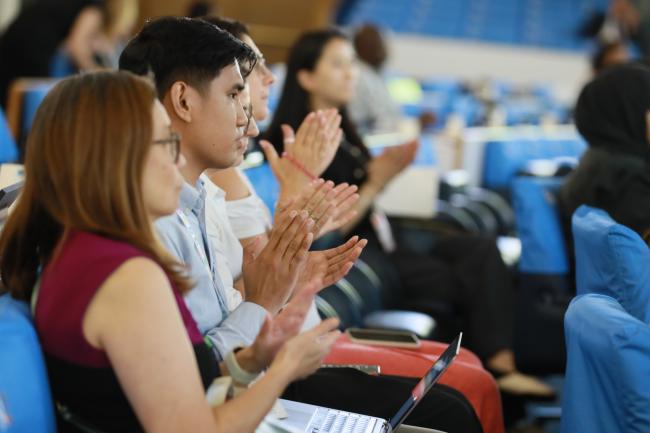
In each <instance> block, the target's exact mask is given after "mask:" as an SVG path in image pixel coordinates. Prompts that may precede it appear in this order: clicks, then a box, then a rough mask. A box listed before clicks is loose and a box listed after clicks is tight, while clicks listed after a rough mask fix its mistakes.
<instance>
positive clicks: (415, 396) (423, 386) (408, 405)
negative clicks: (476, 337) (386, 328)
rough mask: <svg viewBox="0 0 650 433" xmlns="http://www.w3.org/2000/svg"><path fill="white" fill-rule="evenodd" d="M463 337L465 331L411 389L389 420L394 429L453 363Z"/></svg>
mask: <svg viewBox="0 0 650 433" xmlns="http://www.w3.org/2000/svg"><path fill="white" fill-rule="evenodd" d="M462 338H463V333H462V332H461V333H460V334H459V335H458V337H456V338H455V339H454V341H452V342H451V344H449V346H448V347H447V349H446V350H445V351H444V352H443V353H442V355H440V357H439V358H438V359H437V360H436V362H435V363H434V364H433V366H431V368H430V369H429V371H427V374H425V375H424V377H423V378H422V379H421V380H420V382H418V384H417V385H415V388H413V391H411V395H409V398H408V399H407V400H406V402H405V403H404V404H403V405H402V407H401V408H400V409H399V410H398V411H397V413H396V414H395V416H393V417H392V418H391V419H390V420H389V423H390V426H391V428H392V429H393V431H395V430H397V427H399V426H400V425H401V424H402V423H403V422H404V420H405V419H406V417H407V416H408V415H409V414H410V413H411V411H413V409H415V406H417V404H418V403H419V402H420V400H421V399H422V397H424V396H425V395H426V393H427V392H429V390H430V389H431V387H433V385H434V384H435V383H436V382H437V381H438V379H440V376H442V373H444V372H445V370H447V368H448V367H449V364H451V362H452V361H453V360H454V358H455V357H456V355H458V351H459V350H460V341H461V339H462Z"/></svg>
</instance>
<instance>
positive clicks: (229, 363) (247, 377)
mask: <svg viewBox="0 0 650 433" xmlns="http://www.w3.org/2000/svg"><path fill="white" fill-rule="evenodd" d="M241 349H242V348H241V347H237V348H235V349H234V350H233V351H231V352H229V353H228V355H226V359H224V360H223V361H224V363H225V364H226V368H227V369H228V372H230V377H232V379H233V380H234V381H235V382H237V383H241V384H242V385H249V384H251V383H252V382H253V381H254V380H255V379H257V376H258V374H257V373H249V372H248V371H246V370H244V369H243V368H241V366H240V365H239V363H238V362H237V357H236V356H235V353H237V352H238V351H240V350H241Z"/></svg>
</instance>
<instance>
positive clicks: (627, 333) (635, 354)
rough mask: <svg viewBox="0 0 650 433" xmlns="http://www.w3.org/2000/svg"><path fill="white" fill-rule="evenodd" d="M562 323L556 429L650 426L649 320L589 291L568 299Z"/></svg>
mask: <svg viewBox="0 0 650 433" xmlns="http://www.w3.org/2000/svg"><path fill="white" fill-rule="evenodd" d="M579 289H580V288H579ZM564 326H565V335H566V349H567V365H566V376H565V381H564V393H563V398H562V419H561V433H580V432H585V433H587V432H588V433H633V432H634V433H640V432H648V431H650V410H648V408H650V386H648V381H649V380H650V379H649V378H650V328H649V327H648V324H647V323H646V322H643V321H640V320H638V319H637V318H635V317H633V316H632V315H631V314H629V312H628V311H626V309H625V308H624V307H623V306H622V305H621V304H620V303H618V302H617V301H616V300H615V299H613V298H611V297H609V296H606V295H602V294H595V293H589V294H585V295H580V296H578V297H576V298H575V299H574V300H573V301H572V302H571V305H570V306H569V308H568V310H567V313H566V316H565V320H564Z"/></svg>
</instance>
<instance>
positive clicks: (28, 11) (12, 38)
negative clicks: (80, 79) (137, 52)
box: [0, 0, 138, 107]
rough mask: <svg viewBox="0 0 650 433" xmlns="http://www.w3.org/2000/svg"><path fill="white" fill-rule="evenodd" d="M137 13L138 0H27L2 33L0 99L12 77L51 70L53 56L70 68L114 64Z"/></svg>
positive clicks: (45, 73) (42, 74) (3, 101)
mask: <svg viewBox="0 0 650 433" xmlns="http://www.w3.org/2000/svg"><path fill="white" fill-rule="evenodd" d="M137 17H138V2H137V0H39V1H37V2H33V3H29V4H28V5H26V6H25V7H24V8H23V9H22V10H21V11H20V13H19V14H18V15H17V16H16V18H15V19H14V21H13V22H12V23H11V24H10V25H9V27H8V28H7V29H6V31H5V32H4V33H3V34H2V36H1V37H0V65H2V67H1V68H0V104H2V106H3V107H4V106H5V105H6V103H7V94H8V91H9V87H10V86H11V83H12V81H13V80H15V79H16V78H23V77H39V78H40V77H49V76H51V75H52V70H53V68H54V67H55V62H56V61H57V60H59V61H61V59H59V58H58V57H57V56H63V59H64V60H62V61H64V62H67V64H68V65H69V66H67V68H69V69H70V71H69V72H70V73H73V72H76V71H81V70H85V71H89V70H94V69H98V68H101V67H114V66H116V58H117V56H116V50H117V48H116V45H118V44H119V43H120V41H123V40H124V39H125V38H126V37H128V36H129V35H130V33H131V31H132V29H133V26H134V25H135V21H136V19H137Z"/></svg>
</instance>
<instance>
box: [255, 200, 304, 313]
mask: <svg viewBox="0 0 650 433" xmlns="http://www.w3.org/2000/svg"><path fill="white" fill-rule="evenodd" d="M313 226H314V220H312V219H311V218H309V214H308V212H307V211H297V210H290V209H286V210H284V211H283V212H282V213H281V214H280V215H278V217H277V218H276V224H275V226H274V227H273V229H272V230H271V232H270V235H269V241H268V243H267V244H266V245H265V246H264V248H263V249H261V251H260V252H259V253H258V254H255V253H250V252H249V251H248V250H247V252H249V254H248V255H247V257H244V264H243V277H244V285H245V287H246V300H247V301H250V302H254V303H256V304H258V305H261V306H262V307H264V308H266V309H267V310H268V311H269V312H270V313H271V314H276V313H277V312H278V311H279V310H280V308H282V306H284V304H285V303H286V302H287V301H288V300H289V298H290V297H291V295H292V294H293V290H294V288H295V287H296V283H297V281H298V277H299V276H300V273H301V271H302V269H303V267H304V266H305V264H306V261H307V253H308V251H309V247H310V246H311V242H312V240H313V238H314V235H313V234H312V233H311V231H312V229H313ZM255 244H256V243H255V242H254V243H253V245H252V247H251V248H250V250H257V249H258V248H257V245H255Z"/></svg>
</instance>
